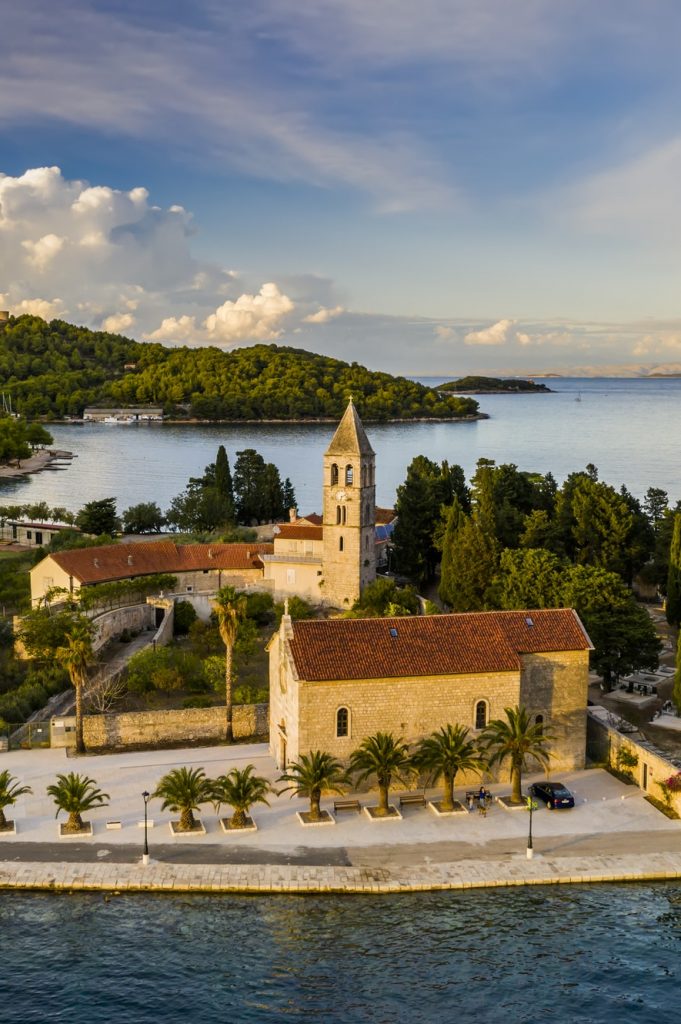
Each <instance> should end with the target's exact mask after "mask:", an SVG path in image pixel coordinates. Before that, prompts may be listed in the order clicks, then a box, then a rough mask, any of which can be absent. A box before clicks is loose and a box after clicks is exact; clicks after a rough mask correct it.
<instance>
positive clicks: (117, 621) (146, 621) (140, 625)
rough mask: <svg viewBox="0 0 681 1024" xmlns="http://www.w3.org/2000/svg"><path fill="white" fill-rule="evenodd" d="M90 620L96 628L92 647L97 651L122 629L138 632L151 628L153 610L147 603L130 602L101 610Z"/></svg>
mask: <svg viewBox="0 0 681 1024" xmlns="http://www.w3.org/2000/svg"><path fill="white" fill-rule="evenodd" d="M92 621H93V623H94V625H95V628H96V630H97V634H96V636H95V639H94V642H93V644H92V648H93V650H94V651H99V650H100V649H101V648H102V647H104V645H105V644H107V643H108V642H109V641H110V640H113V639H114V637H117V636H120V635H121V633H122V632H123V630H124V629H127V630H128V631H130V632H132V631H136V632H138V633H141V632H142V630H144V629H153V628H154V610H153V608H151V607H150V606H149V605H148V604H131V605H126V606H125V607H123V608H113V609H112V610H111V611H108V612H102V613H101V614H100V615H96V616H95V617H94V618H93V620H92Z"/></svg>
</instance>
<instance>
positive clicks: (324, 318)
mask: <svg viewBox="0 0 681 1024" xmlns="http://www.w3.org/2000/svg"><path fill="white" fill-rule="evenodd" d="M344 312H345V310H344V309H343V307H342V306H334V307H333V309H328V308H326V307H324V306H322V307H321V308H320V309H318V310H317V312H316V313H310V314H309V315H308V316H304V317H303V323H304V324H328V322H329V320H334V319H335V318H336V317H337V316H341V315H342V314H343V313H344Z"/></svg>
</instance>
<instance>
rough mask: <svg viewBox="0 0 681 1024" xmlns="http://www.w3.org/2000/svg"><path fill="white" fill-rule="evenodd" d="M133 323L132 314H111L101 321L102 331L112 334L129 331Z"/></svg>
mask: <svg viewBox="0 0 681 1024" xmlns="http://www.w3.org/2000/svg"><path fill="white" fill-rule="evenodd" d="M134 323H135V317H134V316H133V315H132V313H113V314H112V315H111V316H107V317H105V319H104V320H102V330H103V331H111V333H112V334H122V333H123V331H127V330H129V329H130V328H131V327H132V326H133V325H134Z"/></svg>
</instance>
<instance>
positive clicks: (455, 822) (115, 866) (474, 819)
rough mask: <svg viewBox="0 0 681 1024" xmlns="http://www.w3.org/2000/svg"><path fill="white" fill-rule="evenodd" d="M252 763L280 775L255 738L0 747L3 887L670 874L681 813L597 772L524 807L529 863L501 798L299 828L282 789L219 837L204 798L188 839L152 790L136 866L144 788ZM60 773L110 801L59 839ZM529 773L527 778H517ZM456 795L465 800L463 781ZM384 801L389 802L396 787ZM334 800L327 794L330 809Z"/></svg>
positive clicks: (303, 885) (315, 885)
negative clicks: (5, 773) (5, 801)
mask: <svg viewBox="0 0 681 1024" xmlns="http://www.w3.org/2000/svg"><path fill="white" fill-rule="evenodd" d="M249 763H252V764H255V766H256V769H257V771H258V773H259V774H264V775H266V776H267V777H268V778H270V779H271V780H272V781H273V783H274V784H275V788H278V787H277V786H276V778H277V775H278V772H277V770H276V768H275V766H274V764H273V762H272V761H271V759H270V757H269V753H268V750H267V747H266V746H265V745H262V744H252V745H235V746H231V747H225V746H218V747H208V748H202V749H196V748H192V749H186V750H172V751H170V750H164V751H158V750H157V751H146V752H132V751H131V752H128V753H125V754H117V755H111V754H109V755H94V756H86V757H83V758H68V759H67V757H66V754H65V752H64V751H63V750H33V751H11V752H9V753H6V754H3V755H2V760H1V766H2V768H8V769H9V770H10V771H11V773H12V775H14V776H15V777H16V778H17V779H18V780H19V781H20V782H21V783H23V784H28V785H30V786H31V787H32V790H33V792H32V795H28V796H26V797H22V798H21V799H20V800H19V801H18V803H17V805H16V806H14V807H12V808H8V814H7V816H8V817H9V818H12V819H13V820H14V821H15V824H16V834H13V835H11V834H8V833H4V834H2V835H0V889H5V890H7V889H21V890H32V889H33V890H48V891H55V892H56V891H59V892H75V891H80V890H89V891H101V892H124V891H125V892H150V891H154V892H225V893H235V892H240V893H306V892H316V893H319V892H329V893H396V892H422V891H428V890H461V889H471V888H486V887H503V886H518V885H556V884H585V883H595V882H630V881H644V880H645V881H650V880H669V879H679V878H681V821H677V820H670V819H668V818H667V817H665V815H663V814H662V813H661V812H660V811H659V810H658V809H657V808H655V807H654V806H652V805H651V804H650V803H649V802H648V801H647V800H646V799H645V797H644V794H643V793H642V792H641V791H640V790H639V789H638V788H637V787H636V786H626V785H623V784H622V783H621V782H620V781H619V780H617V779H615V778H613V776H611V775H609V774H608V773H607V772H605V771H602V770H600V769H590V770H587V771H582V772H568V773H563V774H561V776H560V780H561V781H563V782H565V783H566V784H567V785H568V786H569V787H570V788H571V789H572V791H573V793H574V794H575V798H576V805H575V807H574V809H572V810H568V811H549V810H547V809H545V808H544V807H543V806H542V807H540V809H538V810H537V811H536V812H535V813H534V815H533V819H534V820H533V825H532V831H533V842H534V857H533V858H532V859H530V860H528V859H527V857H526V845H527V837H528V824H529V821H528V815H527V812H526V811H524V810H513V811H508V810H506V809H504V808H503V806H501V805H500V804H498V803H495V804H494V805H493V806H492V807H491V808H490V809H489V811H488V814H487V816H486V817H483V816H481V815H479V814H477V813H475V812H474V813H468V812H466V813H463V814H457V815H454V816H453V817H449V818H448V817H444V818H440V817H438V816H436V815H435V814H433V813H432V811H430V810H428V809H426V808H423V807H404V808H403V819H402V820H399V821H395V822H390V823H387V824H386V822H378V823H374V822H372V821H371V820H370V819H369V818H368V817H367V816H365V815H363V814H362V815H359V814H356V813H344V814H339V815H338V816H337V817H336V819H335V822H334V824H333V826H332V827H327V828H306V827H303V826H302V825H301V824H300V823H299V821H298V819H297V816H296V811H297V810H299V809H301V808H303V807H304V806H306V801H302V800H298V799H295V798H294V799H291V798H290V796H289V795H288V794H282V795H274V796H273V797H272V799H271V806H269V807H263V806H256V807H254V808H253V811H252V813H253V817H254V818H255V820H256V822H257V825H258V831H257V832H252V833H251V832H249V833H245V834H235V833H230V834H225V833H224V832H222V830H221V829H220V826H219V821H218V814H217V813H216V812H215V810H214V809H213V808H211V807H210V805H207V806H206V807H204V808H202V809H201V815H200V816H201V818H202V821H203V823H204V826H205V827H206V834H205V835H202V836H195V837H191V838H187V837H174V836H172V834H171V830H170V828H169V824H170V820H171V819H172V818H174V817H177V815H173V814H170V813H169V812H161V811H160V805H159V803H158V801H153V800H152V802H151V804H150V807H149V811H150V818H151V819H152V821H153V827H152V828H150V830H149V837H148V838H149V848H150V854H151V863H150V864H149V865H147V866H143V865H142V863H141V855H142V844H143V838H144V833H143V829H141V828H140V823H141V818H142V817H143V809H144V805H143V801H142V797H141V794H142V792H143V791H144V790H145V789H148V790H149V791H150V792H153V790H154V787H155V785H156V783H157V782H158V780H159V778H160V777H161V776H162V775H163V774H164V773H165V772H167V771H168V770H169V769H170V768H172V767H177V766H180V765H183V764H184V765H192V766H197V767H198V766H202V767H204V768H205V769H206V771H207V773H208V774H209V775H216V774H219V773H221V772H224V771H225V770H227V769H229V768H231V767H233V766H234V765H239V766H243V765H245V764H249ZM63 771H78V772H81V773H85V774H87V775H89V776H91V777H92V778H94V779H95V780H96V781H97V783H98V785H99V786H101V787H102V789H104V790H105V792H107V793H109V794H110V805H109V806H108V807H106V808H101V809H97V810H95V811H92V812H91V813H88V814H87V815H86V818H87V819H89V820H91V822H92V826H93V834H92V836H91V838H87V839H82V838H78V839H76V838H73V839H68V840H67V841H64V840H60V839H59V838H58V825H57V822H56V821H55V817H54V810H55V809H54V805H53V804H52V802H51V800H50V799H49V798H48V797H47V794H46V786H47V785H48V784H49V783H50V782H52V781H53V780H54V777H55V775H56V773H57V772H63ZM537 777H538V776H532V775H528V776H527V777H526V778H525V780H524V782H525V786H527V785H528V784H529V783H530V782H531V781H532V780H533V778H537ZM488 788H489V789H491V791H492V793H493V794H494V795H497V796H499V795H503V794H504V793H508V785H507V784H504V783H495V784H492V785H490V786H488ZM436 793H437V791H436V790H433V791H432V795H436ZM457 795H458V796H461V797H462V798H463V792H462V793H457ZM357 796H358V797H359V799H360V800H361V802H362V804H372V803H375V800H376V795H375V794H370V793H361V794H357ZM393 799H394V801H395V802H396V803H397V802H398V794H397V792H395V793H394V794H393ZM332 802H333V798H331V799H329V800H325V801H324V803H325V804H326V806H327V808H329V809H330V808H331V807H332ZM222 813H223V814H224V813H225V809H224V808H223V811H222ZM107 823H108V825H109V826H114V827H111V828H109V827H107Z"/></svg>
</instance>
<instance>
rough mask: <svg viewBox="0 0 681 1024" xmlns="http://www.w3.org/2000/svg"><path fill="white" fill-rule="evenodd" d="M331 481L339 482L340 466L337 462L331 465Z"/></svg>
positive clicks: (333, 482)
mask: <svg viewBox="0 0 681 1024" xmlns="http://www.w3.org/2000/svg"><path fill="white" fill-rule="evenodd" d="M331 483H332V484H337V483H338V466H337V465H336V463H335V462H334V463H333V465H332V466H331Z"/></svg>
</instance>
